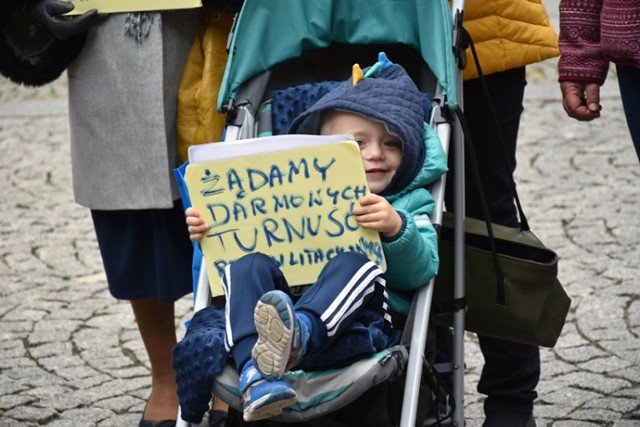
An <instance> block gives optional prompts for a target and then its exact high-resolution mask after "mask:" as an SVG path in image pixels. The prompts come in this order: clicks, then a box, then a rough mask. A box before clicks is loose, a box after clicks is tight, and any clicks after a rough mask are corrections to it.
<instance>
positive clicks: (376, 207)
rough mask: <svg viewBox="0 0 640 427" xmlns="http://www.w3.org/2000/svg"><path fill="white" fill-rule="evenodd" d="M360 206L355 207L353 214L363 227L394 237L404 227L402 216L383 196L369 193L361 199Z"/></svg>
mask: <svg viewBox="0 0 640 427" xmlns="http://www.w3.org/2000/svg"><path fill="white" fill-rule="evenodd" d="M359 202H360V206H356V207H354V208H353V215H354V217H355V219H356V221H358V224H360V227H362V228H370V229H373V230H377V231H378V232H380V233H382V234H383V235H384V236H385V237H393V236H395V235H396V234H398V233H399V232H400V230H401V229H402V218H401V217H400V214H399V213H398V212H397V211H396V210H395V209H394V208H393V207H392V206H391V204H390V203H389V202H388V201H387V199H385V198H384V197H382V196H378V195H377V194H367V195H366V196H364V197H362V198H361V199H360V200H359Z"/></svg>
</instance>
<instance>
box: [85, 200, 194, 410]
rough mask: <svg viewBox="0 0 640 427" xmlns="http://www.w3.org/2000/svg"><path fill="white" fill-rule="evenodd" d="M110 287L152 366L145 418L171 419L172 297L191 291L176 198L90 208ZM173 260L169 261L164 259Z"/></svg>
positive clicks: (174, 400) (188, 253)
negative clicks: (132, 320)
mask: <svg viewBox="0 0 640 427" xmlns="http://www.w3.org/2000/svg"><path fill="white" fill-rule="evenodd" d="M91 215H92V219H93V223H94V228H95V231H96V237H97V240H98V246H99V248H100V253H101V256H102V262H103V265H104V269H105V273H106V276H107V282H108V284H109V292H110V293H111V295H112V296H113V297H115V298H117V299H121V300H129V301H130V302H131V307H132V309H133V312H134V315H135V317H136V321H137V324H138V329H139V331H140V336H141V337H142V340H143V343H144V345H145V349H146V350H147V354H148V357H149V363H150V366H151V394H150V397H149V400H148V402H147V404H146V406H145V409H144V414H143V418H144V419H147V420H156V421H159V420H175V419H176V415H177V413H178V395H177V385H176V383H175V372H174V371H173V367H172V349H173V347H174V346H175V345H176V325H175V318H174V301H177V300H178V299H180V298H181V297H183V296H185V295H187V294H189V293H190V292H191V291H192V287H191V262H192V254H193V247H192V245H191V242H190V241H189V238H188V233H187V232H186V229H185V225H184V214H183V211H182V205H181V203H180V201H177V202H176V203H175V205H174V207H173V208H172V209H148V210H122V211H97V210H92V211H91ZM167 260H171V262H167Z"/></svg>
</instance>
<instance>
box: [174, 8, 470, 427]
mask: <svg viewBox="0 0 640 427" xmlns="http://www.w3.org/2000/svg"><path fill="white" fill-rule="evenodd" d="M463 3H464V2H461V3H460V2H454V5H453V6H452V7H450V6H449V4H448V2H447V1H446V0H403V1H397V0H396V1H389V0H380V1H376V2H374V3H372V2H364V1H360V0H354V1H334V0H314V1H300V0H271V1H268V2H265V1H260V0H246V1H245V3H244V6H243V8H242V10H241V12H240V13H239V15H238V16H237V17H236V22H235V23H234V26H233V28H232V34H231V37H230V45H229V60H228V63H227V67H226V71H225V75H224V79H223V83H222V86H221V89H220V93H219V95H218V110H219V111H223V112H226V115H227V126H226V129H225V135H224V141H236V140H241V139H248V138H255V137H257V136H265V135H272V134H274V128H273V120H272V118H271V109H270V104H269V100H270V98H271V94H272V93H273V92H274V91H277V90H282V89H285V88H288V87H292V86H296V85H300V84H303V83H310V82H321V81H336V80H344V79H345V78H346V77H347V75H345V74H344V73H345V71H347V70H350V67H351V65H352V64H353V63H356V62H359V63H363V64H368V63H371V59H372V58H375V57H376V56H377V53H378V52H380V51H385V52H386V53H387V54H388V56H389V57H390V58H391V59H392V60H393V62H395V63H398V64H400V65H402V66H403V67H404V68H405V69H406V70H407V72H408V73H409V74H410V75H411V76H412V78H413V79H414V81H415V82H416V84H417V85H418V87H419V88H420V89H421V90H422V91H423V92H425V93H427V94H430V95H431V96H432V100H433V102H432V109H431V119H430V124H431V127H430V129H431V131H432V135H431V138H433V139H434V140H435V141H437V143H439V144H441V148H442V150H443V152H444V153H447V152H448V150H449V145H450V141H453V143H454V150H455V152H456V153H458V152H461V148H460V147H461V146H462V137H461V136H459V135H460V134H461V133H460V132H456V131H455V129H454V126H453V120H452V115H451V114H450V112H451V111H452V110H455V109H456V108H457V96H456V94H457V93H458V92H459V91H460V88H461V76H460V73H459V72H458V71H457V70H458V69H457V67H456V61H457V60H458V59H457V58H456V55H455V53H456V50H457V51H458V52H462V51H461V50H459V49H456V48H455V46H454V40H456V39H457V37H456V31H457V30H456V28H457V26H458V25H461V20H462V10H463ZM459 157H462V156H459ZM456 169H457V170H459V171H462V170H464V168H460V167H457V168H456ZM463 178H464V177H462V176H461V175H457V176H456V177H455V180H454V181H455V182H454V192H455V194H456V196H455V200H454V204H455V208H454V211H455V216H456V224H457V225H459V226H456V227H455V229H456V230H462V229H463V227H462V226H461V224H462V218H463V214H464V211H463V209H462V206H463V203H462V200H463V194H462V191H461V190H462V188H461V186H462V182H464V181H463ZM444 185H445V176H444V175H442V176H441V177H440V178H439V179H437V180H436V181H435V182H434V183H433V184H432V185H431V187H430V189H429V190H430V192H431V193H432V195H433V197H434V199H435V201H436V208H435V210H434V214H433V216H432V218H431V220H432V223H433V224H434V226H435V227H436V229H438V227H439V225H440V224H441V220H442V211H443V209H444V202H443V199H444ZM458 193H459V194H458ZM184 194H185V193H183V195H184ZM457 234H458V233H457ZM457 238H458V241H459V242H462V240H461V239H462V238H463V236H462V233H459V236H457ZM460 247H462V245H460ZM461 252H462V251H458V253H460V257H459V259H457V260H456V262H458V263H460V262H462V256H461ZM460 267H461V264H457V265H456V268H459V269H458V270H457V271H463V269H462V268H460ZM206 269H207V266H206V263H205V262H202V264H201V268H200V274H199V279H198V283H197V288H196V292H195V304H194V313H196V314H197V313H198V312H199V311H200V310H203V309H205V308H207V307H209V306H210V305H211V292H210V287H209V282H208V279H207V271H206ZM462 276H463V275H462V274H460V275H459V277H456V279H455V280H456V284H455V288H456V293H457V295H454V298H460V297H461V296H463V293H464V284H463V277H462ZM458 290H460V291H459V292H458ZM432 292H433V280H432V281H431V282H430V283H429V284H428V285H427V286H424V287H422V288H421V289H420V290H419V291H418V292H416V295H415V296H414V299H413V305H412V309H411V312H410V314H409V316H408V318H407V319H406V323H405V325H404V328H403V340H402V344H401V345H399V346H396V347H394V348H391V349H387V350H385V351H382V352H379V353H376V354H375V355H373V356H372V357H370V358H368V359H365V360H362V361H359V362H356V363H355V364H353V365H352V366H348V367H347V368H344V369H340V370H331V371H330V372H323V373H321V374H320V373H317V372H313V373H310V374H309V375H307V374H306V373H304V372H298V373H296V374H295V377H287V380H289V381H292V382H293V384H294V389H296V390H297V391H298V392H299V393H298V394H299V395H300V396H303V398H301V400H302V401H303V403H302V404H300V402H298V403H299V404H298V405H297V408H296V409H291V410H289V409H288V408H286V409H285V410H284V412H283V413H282V415H279V416H277V417H274V418H273V419H272V420H267V421H265V422H259V423H260V425H280V424H277V423H279V422H282V423H296V424H295V425H320V426H332V425H335V426H349V425H365V424H361V419H360V420H358V419H359V418H361V417H360V415H361V414H362V411H369V410H370V409H371V402H373V400H372V399H374V397H375V396H377V395H380V394H386V395H388V399H387V402H392V404H391V405H392V406H393V408H389V409H388V410H387V411H386V412H387V413H388V414H389V417H388V420H381V421H380V424H378V425H385V426H390V425H401V426H407V427H408V426H414V425H423V423H424V422H425V419H426V418H427V412H430V413H431V414H434V413H435V414H436V415H435V416H433V417H434V419H435V423H437V424H440V423H441V421H443V418H449V420H448V422H450V423H451V425H461V424H462V423H463V415H462V408H463V399H462V397H463V394H462V393H463V379H462V375H463V372H462V367H463V335H464V334H463V331H464V318H463V312H462V310H460V311H458V312H456V313H454V328H453V332H454V346H453V355H454V356H453V360H452V361H451V363H446V364H444V365H442V366H441V367H440V370H443V371H444V372H447V371H448V372H449V373H451V374H452V386H453V391H452V392H443V391H442V387H441V385H440V384H439V382H438V381H437V375H436V374H434V372H432V371H431V369H430V368H431V366H430V365H429V364H428V363H425V349H426V348H427V343H426V341H427V332H428V327H429V319H430V307H431V298H432ZM194 317H195V316H194ZM188 332H189V331H188ZM409 350H410V351H409ZM423 368H426V369H423ZM423 370H424V371H427V372H424V375H423ZM423 377H424V378H425V379H424V380H423ZM399 379H402V381H400V380H399ZM237 382H238V375H237V372H235V369H234V368H232V367H230V366H227V368H225V370H224V371H223V372H222V373H221V374H219V375H217V376H216V379H215V381H214V383H213V390H212V392H213V395H215V396H216V397H218V398H221V399H222V400H224V401H225V402H227V403H228V404H229V405H230V408H231V412H230V419H229V420H228V421H227V424H226V425H242V422H241V421H237V422H234V416H233V411H234V410H235V411H240V413H241V412H242V402H241V395H240V393H239V390H238V384H237ZM388 383H394V384H395V386H394V387H390V388H384V387H386V386H387V384H388ZM425 390H426V391H425ZM400 395H402V398H400ZM304 396H308V399H306V400H305V399H304ZM394 400H395V402H394ZM367 405H369V406H367ZM235 418H238V419H240V420H241V416H240V417H235ZM253 424H255V423H253ZM178 425H182V426H186V425H189V424H188V423H185V422H184V421H183V420H182V418H181V414H179V416H178ZM282 425H284V424H282ZM289 425H291V424H289ZM366 425H371V424H366Z"/></svg>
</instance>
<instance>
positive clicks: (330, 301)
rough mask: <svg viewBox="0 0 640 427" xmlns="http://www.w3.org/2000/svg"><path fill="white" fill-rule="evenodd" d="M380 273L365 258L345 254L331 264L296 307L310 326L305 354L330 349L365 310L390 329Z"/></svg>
mask: <svg viewBox="0 0 640 427" xmlns="http://www.w3.org/2000/svg"><path fill="white" fill-rule="evenodd" d="M384 283H385V282H384V279H383V278H382V270H380V268H379V267H378V266H377V265H375V264H374V263H373V262H371V261H370V260H369V259H368V258H367V257H365V256H364V255H362V254H358V253H356V252H345V253H342V254H340V255H339V256H338V257H336V258H333V259H332V260H330V261H329V262H328V263H327V265H325V267H324V268H323V269H322V271H321V272H320V275H319V276H318V280H317V281H316V282H315V284H314V285H313V286H311V288H309V290H307V292H305V293H304V295H302V297H301V298H300V299H299V300H298V302H297V303H296V305H295V310H296V313H300V314H302V315H305V316H307V318H309V319H310V321H311V323H312V331H313V332H312V333H311V336H310V340H309V346H308V351H310V352H319V351H322V350H323V349H326V348H327V347H329V346H331V345H332V344H333V343H334V342H335V341H336V339H337V338H338V337H340V335H342V333H343V332H344V331H345V330H347V329H349V327H350V325H351V323H352V322H353V321H354V319H356V318H357V317H358V315H359V313H360V312H361V311H362V310H363V309H364V308H369V309H373V310H375V311H377V312H378V313H379V314H380V315H381V316H383V317H384V318H385V319H386V321H387V323H388V324H389V325H391V315H390V314H389V313H387V310H386V307H387V297H386V290H385V284H384Z"/></svg>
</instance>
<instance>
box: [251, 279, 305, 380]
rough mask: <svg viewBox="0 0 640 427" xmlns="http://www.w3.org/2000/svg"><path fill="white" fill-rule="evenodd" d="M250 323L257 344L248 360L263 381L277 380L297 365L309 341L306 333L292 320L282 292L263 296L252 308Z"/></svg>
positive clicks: (290, 305) (288, 300)
mask: <svg viewBox="0 0 640 427" xmlns="http://www.w3.org/2000/svg"><path fill="white" fill-rule="evenodd" d="M253 319H254V322H255V324H256V329H257V331H258V341H257V342H256V344H255V346H254V347H253V350H252V351H251V360H253V364H254V365H255V368H256V369H257V370H258V372H260V374H262V376H263V377H264V378H265V379H266V380H268V381H272V380H278V379H280V378H282V376H283V375H284V373H285V372H286V371H288V370H289V369H291V368H292V367H294V366H296V365H297V364H298V363H299V362H300V358H301V357H302V356H303V355H304V352H305V350H306V348H307V343H308V341H309V329H308V328H307V326H306V324H305V322H301V321H300V319H299V318H298V316H296V312H295V310H294V308H293V302H291V298H289V296H288V295H287V294H285V293H284V292H282V291H270V292H267V293H266V294H264V295H263V296H262V297H261V298H260V300H259V301H258V303H257V304H256V308H255V311H254V314H253Z"/></svg>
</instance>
